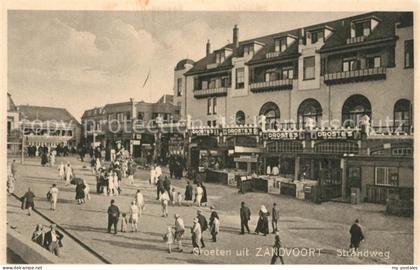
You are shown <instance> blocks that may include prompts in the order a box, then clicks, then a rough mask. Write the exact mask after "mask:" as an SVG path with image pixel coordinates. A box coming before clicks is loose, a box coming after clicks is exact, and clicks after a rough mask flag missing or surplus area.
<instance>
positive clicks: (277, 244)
mask: <svg viewBox="0 0 420 270" xmlns="http://www.w3.org/2000/svg"><path fill="white" fill-rule="evenodd" d="M281 248H282V244H281V241H280V235H279V233H278V232H276V236H275V237H274V246H273V257H271V264H276V262H277V259H280V262H281V264H284V260H283V256H282V255H281Z"/></svg>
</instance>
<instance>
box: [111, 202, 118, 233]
mask: <svg viewBox="0 0 420 270" xmlns="http://www.w3.org/2000/svg"><path fill="white" fill-rule="evenodd" d="M119 217H120V209H119V208H118V206H116V205H115V201H114V200H111V205H110V206H109V207H108V233H111V227H112V226H114V234H117V226H118V218H119Z"/></svg>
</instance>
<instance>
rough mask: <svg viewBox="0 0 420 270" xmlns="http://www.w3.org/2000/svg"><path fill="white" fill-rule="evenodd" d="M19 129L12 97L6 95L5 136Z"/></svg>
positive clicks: (16, 111) (17, 113) (16, 110)
mask: <svg viewBox="0 0 420 270" xmlns="http://www.w3.org/2000/svg"><path fill="white" fill-rule="evenodd" d="M18 128H19V111H18V109H17V107H16V105H15V103H14V102H13V99H12V96H11V95H10V94H9V93H7V135H8V136H9V135H11V132H12V131H13V130H16V129H18Z"/></svg>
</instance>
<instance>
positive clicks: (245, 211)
mask: <svg viewBox="0 0 420 270" xmlns="http://www.w3.org/2000/svg"><path fill="white" fill-rule="evenodd" d="M240 216H241V234H244V233H245V230H244V229H245V228H246V230H247V231H248V233H250V231H249V227H248V221H249V220H250V219H251V210H249V208H248V207H247V206H246V205H245V202H241V210H240Z"/></svg>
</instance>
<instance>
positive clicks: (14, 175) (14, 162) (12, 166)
mask: <svg viewBox="0 0 420 270" xmlns="http://www.w3.org/2000/svg"><path fill="white" fill-rule="evenodd" d="M10 167H11V171H12V176H13V178H14V179H16V172H17V163H16V160H15V159H14V160H13V161H12V165H10Z"/></svg>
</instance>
